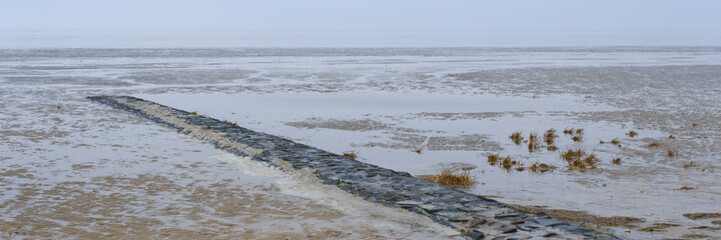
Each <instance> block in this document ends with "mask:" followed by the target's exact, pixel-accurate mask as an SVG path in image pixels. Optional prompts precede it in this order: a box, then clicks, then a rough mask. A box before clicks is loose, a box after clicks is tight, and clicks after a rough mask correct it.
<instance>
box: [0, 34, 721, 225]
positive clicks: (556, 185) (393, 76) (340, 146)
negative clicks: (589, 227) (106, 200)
mask: <svg viewBox="0 0 721 240" xmlns="http://www.w3.org/2000/svg"><path fill="white" fill-rule="evenodd" d="M0 56H2V61H0V86H1V87H0V91H1V93H2V94H1V96H2V99H3V101H2V102H0V105H2V109H4V112H3V114H0V116H1V117H2V118H3V119H2V120H3V122H5V123H3V125H1V126H2V131H3V134H2V138H3V141H4V142H7V144H5V145H2V146H0V150H1V151H2V152H1V153H0V157H1V159H2V169H4V170H3V171H4V172H5V173H6V175H7V176H5V175H3V176H2V178H0V179H1V180H2V184H3V185H2V187H3V188H4V190H6V191H4V193H5V194H3V200H2V201H3V203H0V204H3V205H0V209H3V211H4V212H5V213H11V212H12V213H13V214H19V215H23V214H25V215H28V214H32V213H30V212H27V211H28V210H23V209H27V207H22V206H21V205H19V204H20V203H18V202H17V201H19V200H21V199H28V198H30V199H32V198H33V197H35V198H48V197H49V198H50V199H52V198H53V197H57V196H61V197H62V196H65V195H63V194H62V193H56V192H57V191H51V190H53V188H58V187H59V186H63V184H73V185H71V186H74V187H69V188H70V189H73V188H78V186H86V190H84V191H85V192H94V191H96V192H103V193H107V194H112V193H113V192H118V191H130V190H129V189H128V188H127V187H125V185H123V184H118V183H117V182H123V181H126V182H129V181H144V184H146V185H148V186H152V184H149V183H152V182H153V181H155V182H170V183H169V184H171V185H173V186H178V187H179V188H183V186H185V185H187V184H189V182H190V180H188V179H187V177H188V176H191V177H192V178H193V179H195V178H197V179H198V180H197V181H198V182H202V183H205V184H206V185H208V186H210V185H211V184H212V183H214V182H220V183H223V184H226V183H224V182H223V181H221V179H237V178H238V177H240V178H241V179H242V181H241V183H238V182H237V181H233V182H232V184H231V183H227V184H226V185H227V186H226V185H223V186H219V187H220V188H218V189H214V190H213V189H211V190H212V191H215V190H217V191H220V190H221V188H225V189H224V190H229V189H230V188H234V189H232V190H233V191H236V190H237V191H242V192H249V193H248V194H255V195H259V196H262V197H264V198H268V199H271V200H272V201H279V203H278V204H279V205H278V208H284V207H289V206H288V205H287V202H289V201H290V202H293V203H295V204H293V206H300V207H298V208H300V209H298V210H297V212H291V214H290V215H283V216H284V217H282V219H291V220H289V221H297V220H298V218H297V217H293V216H304V215H303V214H306V213H308V214H310V212H312V211H315V210H314V209H316V208H317V207H321V208H322V207H323V206H327V204H330V205H334V204H333V203H327V202H326V201H331V202H332V201H333V200H327V199H332V198H330V196H320V197H313V196H307V195H306V196H303V195H298V194H294V193H293V191H291V190H292V189H293V187H292V186H293V184H290V183H292V182H293V181H296V180H293V179H292V178H283V177H280V178H279V176H273V174H271V173H268V172H263V171H260V172H261V173H262V174H258V171H250V172H247V173H244V172H242V171H238V170H237V169H236V168H235V167H234V166H233V167H231V166H230V165H228V164H225V163H223V162H236V163H237V162H238V161H239V160H238V161H236V160H237V159H236V160H233V161H231V160H227V159H226V160H223V159H224V157H222V156H221V157H219V156H216V154H218V153H217V151H215V150H212V149H206V148H205V147H204V146H203V145H201V144H198V143H195V142H194V141H192V140H185V139H178V138H177V137H176V136H175V135H174V133H172V132H170V131H168V130H163V129H162V128H161V127H158V126H153V125H152V124H150V123H146V122H144V121H141V120H137V119H134V118H131V117H129V116H126V115H125V114H122V113H114V112H112V111H111V110H108V109H106V108H104V107H102V106H96V105H94V104H91V103H89V102H86V101H85V100H83V99H82V98H83V97H84V96H87V95H98V94H126V95H133V96H137V97H141V98H145V99H148V100H151V101H157V102H159V103H161V104H165V105H169V106H172V107H175V108H179V109H184V110H187V111H197V112H198V113H199V114H203V115H207V116H210V117H215V118H219V119H224V120H229V121H231V122H237V123H238V124H239V125H241V126H244V127H248V128H250V129H253V130H257V131H262V132H266V133H270V134H276V135H280V136H283V137H287V138H289V139H292V140H296V141H300V142H302V143H305V144H309V145H312V146H315V147H319V148H322V149H325V150H329V151H332V152H337V153H340V152H347V151H355V152H356V153H357V154H358V156H359V160H361V161H364V162H368V163H372V164H376V165H379V166H383V167H388V168H391V169H394V170H401V171H407V172H410V173H411V174H414V175H427V174H434V173H438V172H440V171H441V170H442V169H446V168H453V167H454V166H459V165H460V163H463V164H464V166H468V165H470V166H474V167H475V168H474V169H473V170H470V173H471V174H472V175H474V176H476V177H477V178H478V181H479V184H477V185H475V186H474V187H472V188H471V189H469V190H468V191H470V192H473V193H476V194H480V195H485V196H494V197H495V198H497V199H498V200H499V201H502V202H506V203H513V204H522V205H542V206H548V207H550V208H558V209H569V210H583V211H588V212H589V213H592V214H596V215H600V216H632V217H640V218H644V219H645V220H646V221H645V222H643V223H640V224H638V227H636V228H632V229H630V232H626V231H624V229H623V228H610V229H605V228H604V229H605V230H608V231H612V232H614V233H616V234H617V235H618V236H620V237H625V238H634V239H640V238H666V237H682V238H687V237H689V236H692V235H690V234H698V235H699V236H700V235H707V236H708V237H710V238H714V237H721V235H719V233H718V232H719V231H718V229H716V228H718V227H719V226H718V225H714V224H712V223H711V222H712V221H713V220H718V219H701V220H691V219H688V218H685V217H683V214H686V213H694V212H721V205H719V204H718V203H717V202H719V200H721V188H719V186H718V184H716V183H717V182H718V179H720V177H721V173H719V172H718V166H719V164H721V163H720V162H719V161H720V160H721V156H720V155H719V153H721V149H720V147H719V146H721V144H719V140H720V139H721V128H720V126H719V125H718V122H719V120H721V119H719V116H718V114H717V112H718V111H719V110H721V109H719V106H718V102H719V100H718V96H719V94H720V93H721V85H719V83H718V76H721V67H720V65H721V49H718V48H716V47H688V46H683V47H659V46H645V47H582V48H579V47H571V48H568V47H552V48H547V47H517V46H516V47H508V48H333V49H329V48H317V49H315V48H307V49H287V48H286V49H278V48H267V49H257V48H249V49H243V48H240V49H239V48H235V49H223V48H216V49H152V48H149V49H44V50H38V49H25V50H19V49H14V50H0ZM58 106H60V108H57V107H58ZM108 112H110V113H108ZM551 128H553V129H556V130H557V131H558V135H560V137H559V138H558V139H557V140H556V145H557V146H558V147H559V150H558V151H564V150H567V149H576V148H580V149H583V150H585V151H586V152H588V153H593V154H595V155H596V156H597V157H598V158H599V159H600V160H601V162H599V163H598V168H597V169H595V170H588V171H586V172H578V171H570V170H568V169H566V166H567V165H566V163H565V161H563V160H561V159H560V158H559V157H558V156H559V153H558V152H551V151H548V150H545V149H541V150H538V151H534V152H531V153H529V152H528V150H527V148H526V147H525V146H516V145H515V144H513V143H512V142H511V141H510V140H509V139H508V136H509V135H510V134H511V133H512V132H515V131H520V132H522V133H524V135H525V136H526V137H527V134H528V133H530V132H537V133H540V134H542V133H543V132H544V131H546V130H547V129H551ZM565 128H583V129H584V134H583V137H584V141H582V142H573V141H571V140H570V137H569V136H567V135H564V134H563V133H561V131H562V130H563V129H565ZM630 130H633V131H636V132H638V133H639V136H636V137H634V138H631V137H628V136H626V135H625V133H626V132H628V131H630ZM669 135H673V136H674V139H669V138H668V136H669ZM614 138H617V139H618V140H619V141H620V145H621V146H620V147H619V146H616V145H611V144H599V141H600V140H603V141H610V140H611V139H614ZM139 139H142V141H138V140H139ZM654 141H655V142H659V143H660V144H661V147H658V148H648V147H645V146H646V145H647V144H649V143H651V142H654ZM85 145H89V146H85ZM418 148H421V149H422V152H421V154H417V153H415V152H413V150H415V149H418ZM667 150H672V151H676V152H677V154H678V155H677V156H674V157H667V156H666V152H667ZM196 151H197V152H196ZM493 153H499V154H500V155H503V156H505V155H510V156H513V157H514V158H515V159H517V160H519V161H520V162H523V163H525V164H526V166H528V165H530V164H531V163H533V162H543V163H548V164H553V165H556V166H557V167H558V168H557V169H556V170H554V171H553V172H550V173H545V174H533V173H529V171H524V172H517V171H512V172H507V171H505V170H503V169H501V168H498V167H496V166H490V165H489V164H488V163H487V162H486V156H487V155H488V154H493ZM212 156H215V157H214V158H213V157H212ZM164 157H165V158H168V159H164ZM615 157H620V158H622V162H621V164H620V165H615V164H612V163H611V162H610V160H611V158H615ZM99 159H100V160H102V161H99ZM103 159H106V160H103ZM199 159H200V160H199ZM218 159H221V160H223V161H218ZM168 161H177V163H172V164H169V163H168ZM196 162H201V163H202V164H200V163H197V164H196V165H194V166H193V167H190V168H189V167H188V166H190V165H192V164H194V163H196ZM691 162H693V163H694V164H693V165H691V166H690V167H688V166H689V164H690V163H691ZM684 165H686V166H687V167H684ZM170 166H173V167H170ZM183 167H184V168H183ZM246 167H247V165H246ZM21 169H25V170H24V171H27V172H17V171H15V170H21ZM149 169H152V171H151V172H150V173H149V171H150V170H149ZM13 171H15V172H13ZM216 172H217V173H216ZM130 173H131V174H130ZM151 173H152V174H151ZM211 173H212V174H211ZM28 174H30V175H32V176H31V177H29V176H27V175H28ZM148 174H151V175H148ZM216 175H217V176H221V175H222V176H225V177H222V178H220V177H217V176H216ZM264 175H271V176H268V177H267V178H266V177H262V176H264ZM146 176H163V177H165V178H167V179H161V180H159V179H154V180H147V179H145V180H137V179H142V178H143V177H146ZM174 176H177V177H174ZM107 177H110V178H122V179H107ZM101 178H106V179H105V180H101ZM136 178H137V179H136ZM40 181H49V183H47V184H45V185H43V186H40V185H39V182H40ZM109 181H112V183H108V182H109ZM284 181H286V185H283V182H284ZM288 181H290V182H288ZM78 182H80V183H78ZM81 183H82V184H81ZM24 184H27V185H24ZM79 184H80V185H79ZM196 184H200V183H196ZM288 184H290V185H288ZM87 186H90V187H87ZM198 186H200V185H198ZM256 186H263V187H256ZM684 186H687V187H691V189H690V190H678V189H680V188H681V187H684ZM46 188H47V189H46ZM66 188H67V187H66ZM203 188H204V189H200V187H193V188H192V189H193V191H194V192H197V191H204V190H205V189H208V188H209V187H207V186H204V185H203ZM29 189H43V190H42V191H46V192H38V191H35V190H29ZM94 189H95V190H94ZM289 189H290V190H289ZM55 190H57V189H55ZM642 190H643V191H642ZM29 191H34V192H36V194H34V195H33V194H31V193H29ZM64 191H69V190H64ZM178 191H180V190H178ZM146 192H147V191H146V190H135V191H132V193H133V196H132V197H130V196H127V197H120V199H125V200H127V201H128V204H126V205H125V206H123V207H122V208H125V209H126V210H123V211H127V213H126V214H124V215H123V216H124V217H126V218H130V217H141V218H147V219H153V221H156V220H157V221H160V222H161V223H162V224H164V225H168V224H171V223H169V221H171V220H168V219H166V218H164V217H162V216H163V215H164V214H158V215H159V216H155V215H152V214H151V216H146V214H145V213H143V212H147V209H148V207H146V208H145V209H144V208H143V207H142V206H143V205H138V204H133V203H132V202H133V201H140V202H143V201H152V202H154V203H156V204H157V205H158V206H157V207H153V208H152V209H156V208H157V209H163V207H167V206H166V205H173V204H176V205H188V206H184V207H181V208H180V209H186V210H184V211H189V212H190V213H192V211H191V210H189V209H194V208H207V206H203V204H199V203H194V201H196V200H190V201H189V200H188V199H186V198H188V197H192V196H194V195H192V194H191V195H188V196H186V197H179V196H180V195H178V194H179V193H177V192H176V193H174V192H168V193H163V194H157V195H158V196H159V197H156V196H145V195H144V194H145V193H146ZM161 192H162V191H161ZM181 192H182V191H181ZM82 194H85V195H82ZM82 194H81V196H86V195H87V196H89V195H88V194H87V193H82ZM138 199H139V200H138ZM289 199H290V200H289ZM92 201H95V202H98V201H100V202H102V200H92ZM198 201H200V200H198ZM336 202H337V201H336ZM54 204H60V200H59V199H58V200H55V201H53V200H46V202H43V201H39V202H36V203H33V204H26V205H24V206H54ZM249 204H251V205H252V203H249ZM284 204H286V205H284ZM161 205H162V206H161ZM219 206H220V205H218V207H219ZM66 207H68V208H70V209H74V208H76V207H73V206H66ZM113 207H117V206H102V207H101V208H113ZM210 207H211V208H212V207H213V206H210ZM346 207H347V206H346ZM136 208H137V209H136ZM127 209H131V210H127ZM132 209H135V210H132ZM293 209H296V208H293ZM345 210H346V211H343V206H341V207H338V209H334V210H332V211H331V210H328V211H329V212H328V213H327V214H329V215H331V216H332V217H329V218H333V219H335V220H333V221H328V219H327V218H325V217H309V218H310V219H315V220H310V222H307V223H301V224H300V226H297V227H294V228H293V230H289V231H287V232H285V233H288V232H290V233H292V234H295V233H296V232H297V231H301V232H303V231H306V232H308V231H310V232H312V233H313V234H331V235H332V234H336V233H329V232H326V229H329V228H333V229H343V230H339V231H341V232H342V233H343V234H345V233H348V234H358V232H357V231H361V230H360V229H362V230H363V231H365V229H366V228H368V229H376V230H373V231H375V232H378V234H379V235H383V236H386V237H398V236H400V237H410V238H413V237H418V236H416V235H410V234H411V233H412V232H415V231H417V230H418V229H419V228H420V229H426V231H425V232H421V233H418V234H432V233H433V232H435V234H437V233H438V231H436V230H432V229H429V228H428V227H419V226H418V225H417V224H415V225H414V224H408V223H402V222H401V223H398V221H394V220H393V219H391V220H389V222H390V223H395V224H397V225H393V226H392V227H390V228H387V227H383V226H378V225H373V224H371V223H369V222H373V221H369V222H363V221H361V222H354V221H353V220H350V219H351V218H353V217H349V216H358V215H359V214H360V215H361V216H362V215H363V214H362V213H354V212H353V211H352V210H349V209H345ZM44 211H50V210H44ZM197 211H200V212H199V213H198V214H200V213H203V211H202V210H197ZM205 211H207V210H205ZM216 211H219V210H216ZM244 211H247V212H248V214H249V215H253V214H260V215H263V213H260V212H256V211H255V210H253V209H252V208H247V209H245V210H244ZM269 211H270V210H269ZM50 212H52V211H50ZM171 212H172V211H171ZM181 212H182V211H181ZM103 214H109V213H102V212H101V213H98V212H93V213H88V214H86V215H83V216H73V218H68V219H74V218H83V219H86V218H89V217H88V216H91V215H92V216H93V217H94V218H101V215H103ZM207 214H208V213H206V215H202V216H207ZM96 215H97V216H96ZM3 216H7V217H6V219H3V221H6V224H5V225H4V226H15V225H12V224H11V225H8V224H7V223H8V222H11V223H12V221H11V220H10V219H9V218H10V216H11V215H6V214H3ZM43 216H46V218H49V217H47V216H50V215H43ZM108 216H111V217H108ZM108 216H105V217H102V218H109V219H121V218H119V217H117V216H119V215H108ZM188 216H192V214H189V215H188ZM273 216H275V215H273ZM366 217H368V216H366ZM186 218H187V219H186V220H182V221H177V222H173V223H172V224H175V225H172V224H171V225H172V226H178V227H176V228H177V229H195V230H192V231H200V230H198V229H199V228H198V225H193V224H199V223H200V222H199V220H198V219H197V218H192V217H186ZM203 218H204V219H205V218H206V217H203ZM302 218H303V219H306V217H302ZM51 219H52V218H51ZM209 219H215V220H217V221H220V222H223V221H228V219H227V218H224V217H222V216H216V217H215V218H209ZM264 219H265V220H263V221H260V222H258V223H256V224H250V226H252V227H247V228H245V230H247V229H250V230H253V231H256V232H258V231H260V232H263V231H267V229H266V228H264V227H261V226H262V225H263V224H280V223H278V222H274V221H275V220H274V219H271V218H264ZM361 219H363V218H361ZM368 219H373V218H372V217H370V218H368ZM27 221H30V220H27ZM57 221H58V222H59V221H68V220H63V219H60V220H57ZM73 221H75V220H73ZM88 221H90V220H88ZM149 221H150V220H148V222H149ZM238 221H240V220H238ZM111 222H112V221H111ZM171 222H172V221H171ZM319 222H323V223H319ZM325 222H328V223H325ZM654 223H671V224H679V225H680V226H677V227H671V228H667V229H664V230H661V231H656V232H645V231H641V229H642V228H644V227H647V226H651V225H653V224H654ZM47 224H50V223H47ZM55 224H60V226H65V225H66V224H65V223H62V222H61V223H55ZM38 226H40V225H38ZM43 226H44V225H43ZM111 226H112V225H111ZM217 226H224V225H222V224H218V225H217ZM352 226H360V227H358V228H356V227H352ZM703 226H707V227H709V228H698V227H703ZM62 229H65V230H63V231H68V233H65V234H69V235H71V233H72V231H71V228H67V227H66V228H62ZM107 229H112V227H108V228H107ZM301 229H302V230H301ZM4 230H6V229H4ZM233 230H237V227H227V226H226V227H216V228H213V229H212V231H211V232H215V233H217V234H218V235H215V236H221V237H222V236H227V237H232V236H233V235H222V234H221V233H218V232H222V231H233ZM27 231H30V230H27ZM441 232H442V231H441ZM173 234H180V233H173ZM266 234H268V233H267V232H266ZM393 234H397V235H393ZM63 236H65V235H63ZM292 236H295V235H292ZM322 236H327V235H322ZM352 236H353V235H352ZM423 236H427V235H423ZM340 237H342V236H340Z"/></svg>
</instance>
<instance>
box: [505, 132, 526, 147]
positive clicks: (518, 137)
mask: <svg viewBox="0 0 721 240" xmlns="http://www.w3.org/2000/svg"><path fill="white" fill-rule="evenodd" d="M508 138H510V139H511V141H513V143H515V144H516V145H521V142H523V136H521V132H514V133H511V136H508Z"/></svg>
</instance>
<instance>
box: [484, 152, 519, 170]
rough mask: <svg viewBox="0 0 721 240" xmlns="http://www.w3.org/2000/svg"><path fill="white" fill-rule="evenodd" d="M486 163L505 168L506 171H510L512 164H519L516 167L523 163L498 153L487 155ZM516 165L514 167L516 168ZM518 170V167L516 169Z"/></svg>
mask: <svg viewBox="0 0 721 240" xmlns="http://www.w3.org/2000/svg"><path fill="white" fill-rule="evenodd" d="M488 164H490V165H491V166H496V165H498V167H500V168H503V169H505V170H506V171H509V172H510V171H511V170H512V169H513V168H514V166H516V165H519V166H518V167H522V166H523V164H522V163H519V162H518V161H516V160H514V159H513V158H512V157H511V156H506V157H501V156H500V155H498V154H491V155H488ZM518 167H516V168H518ZM516 170H518V169H516Z"/></svg>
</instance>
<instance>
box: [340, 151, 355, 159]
mask: <svg viewBox="0 0 721 240" xmlns="http://www.w3.org/2000/svg"><path fill="white" fill-rule="evenodd" d="M343 156H344V157H349V158H351V159H356V158H357V157H358V154H356V153H355V152H344V153H343Z"/></svg>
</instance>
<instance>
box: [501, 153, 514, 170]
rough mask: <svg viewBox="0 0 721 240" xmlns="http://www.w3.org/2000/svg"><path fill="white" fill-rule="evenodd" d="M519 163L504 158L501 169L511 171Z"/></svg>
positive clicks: (509, 158)
mask: <svg viewBox="0 0 721 240" xmlns="http://www.w3.org/2000/svg"><path fill="white" fill-rule="evenodd" d="M517 163H518V162H517V161H516V160H513V158H511V157H510V156H508V157H504V158H503V160H501V167H502V168H503V169H506V171H511V168H513V165H516V164H517Z"/></svg>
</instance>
